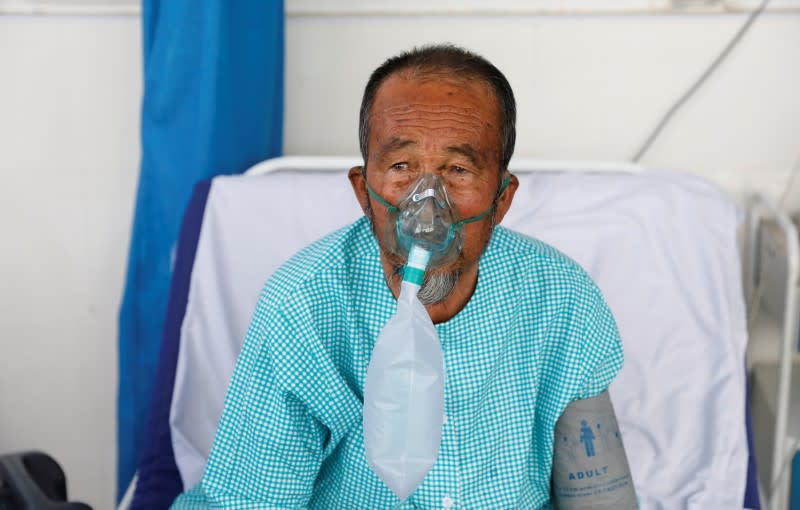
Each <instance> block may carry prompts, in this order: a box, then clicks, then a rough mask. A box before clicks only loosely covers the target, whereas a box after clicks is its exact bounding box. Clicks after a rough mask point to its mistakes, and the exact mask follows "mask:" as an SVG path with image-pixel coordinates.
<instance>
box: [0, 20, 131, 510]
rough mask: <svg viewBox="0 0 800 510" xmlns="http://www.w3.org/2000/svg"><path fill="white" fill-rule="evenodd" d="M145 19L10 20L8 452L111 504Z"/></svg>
mask: <svg viewBox="0 0 800 510" xmlns="http://www.w3.org/2000/svg"><path fill="white" fill-rule="evenodd" d="M139 34H140V31H139V26H138V19H136V18H131V17H126V18H107V17H106V18H91V17H88V18H70V17H65V18H52V17H15V16H0V147H1V148H0V183H2V184H0V235H1V236H2V237H0V239H2V240H0V453H8V452H12V451H20V450H25V449H41V450H44V451H46V452H49V453H50V454H52V455H53V456H54V457H55V458H56V459H57V460H58V461H59V462H61V464H62V466H63V467H64V468H65V469H66V472H67V480H68V484H69V487H68V489H69V491H70V496H71V497H73V498H75V499H79V500H83V501H85V502H87V503H89V504H91V505H92V506H93V507H94V508H95V509H96V510H102V509H106V508H111V507H112V505H113V494H114V484H115V481H116V475H115V466H116V451H115V441H116V439H115V438H116V429H115V423H116V408H115V404H114V402H115V399H116V386H117V365H116V363H117V362H116V356H117V348H116V342H117V336H116V335H117V333H116V330H117V328H116V317H117V308H118V304H119V299H120V296H121V292H122V282H123V277H124V270H125V260H126V257H127V253H126V251H127V246H128V236H129V231H130V219H131V211H132V207H133V198H134V194H135V186H136V177H137V166H138V159H139V156H138V154H139V146H138V100H139V96H140V94H141V72H140V67H141V64H140V44H139V42H140V35H139Z"/></svg>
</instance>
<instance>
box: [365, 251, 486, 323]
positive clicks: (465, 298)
mask: <svg viewBox="0 0 800 510" xmlns="http://www.w3.org/2000/svg"><path fill="white" fill-rule="evenodd" d="M381 264H382V266H383V273H384V277H385V280H386V283H387V284H388V286H389V289H390V290H391V291H392V294H394V297H395V298H397V297H398V296H400V283H401V282H402V280H403V278H402V276H400V274H398V273H397V272H396V271H395V270H394V267H393V266H392V264H391V263H389V262H388V261H387V260H386V259H385V257H383V256H381ZM477 283H478V264H477V262H476V263H475V264H473V265H472V266H471V267H469V268H466V269H464V270H463V271H462V272H461V275H460V276H459V278H458V280H457V281H456V284H455V286H454V287H453V290H452V291H451V292H450V294H448V295H447V297H446V298H445V299H444V300H442V301H440V302H438V303H434V304H431V305H425V309H426V310H427V311H428V315H429V316H430V318H431V321H433V323H434V324H439V323H441V322H446V321H448V320H450V319H452V318H453V317H455V316H456V314H458V312H460V311H461V310H462V309H463V308H464V307H465V306H466V305H467V303H468V302H469V300H470V298H471V297H472V294H473V293H474V292H475V286H476V285H477Z"/></svg>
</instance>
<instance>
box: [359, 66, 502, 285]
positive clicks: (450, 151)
mask: <svg viewBox="0 0 800 510" xmlns="http://www.w3.org/2000/svg"><path fill="white" fill-rule="evenodd" d="M369 126H370V131H369V140H368V151H367V152H368V161H367V172H366V179H367V181H368V182H369V185H370V186H371V187H372V188H373V189H374V190H375V191H376V192H377V193H378V194H380V195H382V196H383V197H384V198H385V199H386V200H388V201H389V202H391V203H395V204H396V203H398V202H399V201H400V199H401V197H402V196H403V195H404V193H405V192H406V191H407V189H408V188H409V186H410V185H411V184H413V183H414V182H415V181H416V180H417V178H418V177H419V176H420V175H421V174H423V173H433V174H437V175H439V176H440V177H441V178H442V180H443V181H444V183H445V186H446V187H447V192H448V194H449V196H450V199H451V201H452V202H453V206H454V208H455V209H456V211H457V212H458V214H459V216H460V217H461V218H468V217H471V216H475V215H478V214H480V213H482V212H483V211H485V210H486V209H487V208H489V207H491V206H492V202H493V201H494V199H495V196H496V193H497V190H498V187H499V185H500V178H501V176H502V175H503V173H504V172H505V169H502V170H501V169H500V158H501V155H500V112H499V108H498V105H497V100H496V98H495V96H494V94H493V93H492V91H491V90H490V89H489V87H488V86H487V85H485V84H484V83H482V82H479V81H465V80H458V79H452V78H447V77H441V78H438V77H425V78H423V79H418V78H414V77H408V76H405V75H403V74H395V75H392V76H390V77H389V78H387V79H386V81H385V82H384V83H383V84H382V85H381V86H380V88H379V89H378V92H377V94H376V96H375V100H374V102H373V105H372V109H371V111H370V122H369ZM354 177H355V176H353V175H351V179H353V178H354ZM356 180H357V179H356ZM354 188H355V189H356V194H357V195H358V198H359V201H360V202H361V205H362V208H364V209H365V212H366V213H367V214H370V211H369V209H370V208H371V214H372V217H371V219H372V222H373V228H374V231H375V235H376V237H377V239H378V240H379V243H381V246H382V248H384V249H382V252H383V256H384V257H385V258H386V259H387V260H388V262H389V263H390V264H391V265H392V266H394V267H397V266H402V265H403V264H404V262H405V261H404V260H400V259H398V258H397V257H394V256H392V255H391V254H389V253H388V252H387V250H386V249H385V247H384V246H383V243H384V242H385V241H384V239H383V233H384V231H385V228H386V222H387V221H389V220H388V218H387V211H386V208H385V207H383V206H382V205H381V204H379V203H377V202H375V201H372V202H371V203H370V202H368V197H367V195H366V192H365V191H363V190H360V189H359V185H358V183H357V182H354ZM512 194H513V193H512ZM508 195H511V194H508ZM367 204H369V205H370V207H367ZM510 204H511V200H510V196H509V197H503V199H501V200H499V201H498V204H497V210H496V212H495V214H494V215H488V216H487V217H486V218H484V219H483V220H481V221H477V222H474V223H470V224H467V225H465V226H464V227H463V229H464V230H463V234H464V248H463V251H462V254H461V256H460V257H459V259H458V260H456V261H455V262H453V263H451V264H450V265H449V266H445V267H442V268H438V269H437V270H436V271H437V272H452V271H454V270H458V271H461V272H464V271H466V270H468V269H469V268H470V267H471V266H473V265H475V264H476V263H477V261H478V259H479V258H480V255H481V253H482V252H483V250H484V248H485V247H486V245H487V244H488V242H489V239H490V237H491V231H492V227H493V218H494V219H495V221H496V222H499V221H500V220H501V219H502V217H503V216H504V215H505V212H506V211H507V210H508V206H509V205H510Z"/></svg>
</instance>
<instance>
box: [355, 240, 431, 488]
mask: <svg viewBox="0 0 800 510" xmlns="http://www.w3.org/2000/svg"><path fill="white" fill-rule="evenodd" d="M429 259H430V253H429V252H428V251H426V250H424V249H422V248H419V247H417V246H414V247H413V248H412V249H411V251H410V253H409V258H408V264H407V266H406V268H405V271H404V273H403V282H402V283H401V286H400V297H399V298H398V300H397V313H396V314H395V315H394V316H393V317H392V318H391V319H390V320H389V322H388V323H387V324H386V326H384V328H383V331H381V334H380V335H379V336H378V340H377V342H376V344H375V348H374V349H373V351H372V359H371V360H370V364H369V368H368V369H367V376H366V380H365V382H364V446H365V449H366V456H367V462H368V463H369V466H370V468H372V470H373V471H374V472H375V473H376V474H377V475H378V476H379V477H380V478H381V480H383V481H384V483H386V485H387V486H388V487H389V488H390V489H391V490H392V492H394V494H395V495H396V496H397V497H398V498H400V500H405V499H406V498H407V497H408V496H410V495H411V494H412V493H413V492H414V490H415V489H416V488H417V486H419V484H420V483H421V482H422V479H423V478H425V475H426V474H427V473H428V472H429V471H430V469H431V468H432V467H433V465H434V463H435V462H436V458H437V457H438V456H439V448H440V445H441V441H442V425H443V422H444V379H445V376H444V358H443V355H442V349H441V345H440V343H439V335H438V334H437V333H436V328H435V327H434V325H433V322H431V319H430V316H429V315H428V312H427V310H426V309H425V307H424V306H423V305H422V303H421V302H420V301H419V299H418V298H417V292H418V291H419V288H420V285H421V283H422V279H423V277H424V274H425V268H426V267H427V263H428V260H429Z"/></svg>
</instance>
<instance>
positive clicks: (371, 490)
mask: <svg viewBox="0 0 800 510" xmlns="http://www.w3.org/2000/svg"><path fill="white" fill-rule="evenodd" d="M515 112H516V107H515V102H514V96H513V93H512V90H511V87H510V86H509V84H508V82H507V80H506V79H505V77H504V76H503V74H502V73H501V72H500V71H499V70H498V69H497V68H495V67H494V66H493V65H492V64H490V63H489V62H488V61H486V60H485V59H483V58H481V57H479V56H477V55H475V54H472V53H470V52H467V51H465V50H463V49H460V48H457V47H453V46H430V47H424V48H421V49H414V50H412V51H410V52H407V53H403V54H401V55H399V56H397V57H394V58H391V59H389V60H387V61H386V62H385V63H384V64H383V65H381V67H379V68H378V69H377V70H376V71H375V72H374V73H373V74H372V76H371V77H370V79H369V82H368V83H367V86H366V90H365V92H364V97H363V101H362V105H361V115H360V130H359V134H360V144H361V153H362V156H363V159H364V166H363V167H356V168H353V169H351V170H350V173H349V179H350V182H351V184H352V187H353V190H354V192H355V196H356V199H357V200H358V201H359V203H360V205H361V208H362V209H363V211H364V215H365V217H363V218H361V219H360V220H358V221H356V222H355V223H353V224H352V225H349V226H347V227H345V228H343V229H342V230H340V231H338V232H335V233H333V234H331V235H329V236H327V237H325V238H324V239H322V240H320V241H318V242H316V243H314V244H313V245H311V246H309V247H308V248H306V249H304V250H303V251H301V252H300V253H298V254H297V255H296V256H295V257H293V258H292V259H291V260H290V261H289V262H288V263H286V264H285V265H284V266H283V267H282V268H281V269H280V270H278V271H277V272H276V273H275V275H274V276H273V277H272V278H271V279H270V281H269V282H268V283H267V284H266V286H265V288H264V291H263V293H262V295H261V298H260V300H259V303H258V305H257V308H256V311H255V315H254V318H253V321H252V323H251V327H250V330H249V332H248V335H247V339H246V341H245V345H244V348H243V350H242V353H241V355H240V357H239V360H238V362H237V366H236V370H235V372H234V374H233V378H232V381H231V386H230V389H229V393H228V397H227V399H226V402H225V409H224V412H223V416H222V419H221V421H220V425H219V430H218V432H217V436H216V439H215V442H214V446H213V448H212V451H211V455H210V457H209V460H208V465H207V467H206V471H205V474H204V477H203V480H202V482H201V483H200V484H199V485H198V486H197V487H195V488H194V489H192V490H191V491H189V492H188V493H186V494H184V495H183V496H181V497H180V498H179V499H178V500H177V501H176V503H175V505H174V508H206V507H212V508H320V509H387V510H388V509H392V508H459V509H490V508H491V509H495V508H496V509H507V508H523V509H536V508H552V507H553V506H555V507H557V508H560V509H584V508H585V509H588V508H593V509H631V508H636V498H635V496H634V491H633V485H632V480H631V476H630V473H629V469H628V465H627V461H626V458H625V452H624V449H623V446H622V440H621V436H620V434H619V429H618V427H617V423H616V418H615V417H614V412H613V409H612V406H611V402H610V400H609V398H608V395H607V392H606V389H607V387H608V385H609V384H610V382H611V381H612V379H613V378H614V377H615V375H616V373H617V372H618V371H619V369H620V367H621V365H622V350H621V346H620V341H619V336H618V333H617V329H616V326H615V323H614V320H613V317H612V315H611V313H610V311H609V309H608V307H607V306H606V304H605V302H604V300H603V297H602V295H601V293H600V291H599V290H598V289H597V287H596V286H595V285H594V284H593V283H592V281H591V280H590V278H589V277H588V276H587V275H586V273H585V272H584V271H583V270H582V269H581V268H580V267H578V266H577V265H576V264H575V263H574V262H573V261H571V260H570V259H568V258H567V257H566V256H564V255H562V254H561V253H559V252H558V251H556V250H555V249H553V248H551V247H549V246H547V245H545V244H544V243H542V242H539V241H536V240H532V239H529V238H526V237H524V236H521V235H518V234H515V233H513V232H511V231H508V230H506V229H503V228H502V227H496V225H497V224H498V223H500V222H501V221H502V220H503V217H504V216H505V214H506V212H507V211H508V210H509V207H510V206H511V203H512V200H513V198H514V193H515V191H516V189H517V186H518V181H517V179H516V177H514V176H513V175H511V174H510V173H509V171H508V163H509V160H510V159H511V155H512V152H513V150H514V140H515V127H514V126H515V115H516V113H515ZM431 176H435V177H436V178H435V179H434V178H433V177H431ZM421 179H428V180H432V181H435V182H438V183H440V184H441V187H443V189H444V193H445V194H446V196H447V197H448V201H449V202H447V203H446V204H445V206H452V208H453V209H454V211H453V212H454V214H456V215H457V217H459V218H468V219H469V221H467V222H463V226H461V227H460V229H461V231H460V238H461V239H462V241H461V242H460V243H459V244H458V246H456V247H455V251H454V254H453V256H452V257H449V258H448V260H447V261H446V262H444V263H442V264H440V265H439V266H437V267H435V268H433V269H429V270H428V272H427V274H426V275H425V279H424V282H423V284H422V288H421V289H420V291H419V294H418V297H419V299H420V301H421V302H422V303H423V304H424V305H425V308H426V310H427V312H428V314H429V315H430V318H431V319H432V321H433V322H434V323H435V324H436V329H437V332H438V335H439V338H440V342H441V348H442V352H443V354H444V360H445V367H446V384H445V390H444V391H445V393H444V394H445V413H446V417H447V420H446V422H445V425H444V426H443V428H442V440H441V449H440V451H439V456H438V459H437V460H436V463H435V465H434V466H433V468H432V469H431V471H430V472H429V473H428V474H427V476H425V478H424V479H423V481H422V483H421V484H420V485H419V486H418V487H417V489H416V490H415V491H414V492H413V494H411V496H410V497H409V498H408V499H407V500H405V501H399V500H398V498H397V497H396V496H395V495H394V494H393V493H392V492H391V491H390V490H389V489H388V488H387V486H386V485H385V484H384V483H383V482H382V481H381V479H380V478H379V477H378V476H377V475H376V474H375V473H374V472H373V471H372V470H371V469H370V467H369V465H368V463H367V459H366V454H365V447H364V430H363V425H362V409H363V394H364V380H365V375H366V372H367V367H368V365H369V361H370V356H371V353H372V349H373V346H374V344H375V340H376V338H377V337H378V335H379V333H380V332H381V329H382V328H383V326H384V325H385V324H386V322H387V320H388V319H389V318H390V317H391V315H392V314H393V313H394V310H395V309H396V301H395V300H396V298H397V296H398V293H399V290H400V282H401V280H402V272H403V271H402V268H403V266H404V264H405V262H406V261H405V260H404V256H403V254H402V253H399V252H398V251H397V250H396V249H394V248H396V246H395V245H396V239H393V235H395V227H394V221H395V215H396V213H397V207H396V204H398V203H400V201H401V199H402V198H403V196H404V195H406V194H407V193H408V191H409V189H410V188H412V187H413V186H415V185H417V184H418V183H419V182H421ZM426 182H427V181H426Z"/></svg>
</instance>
